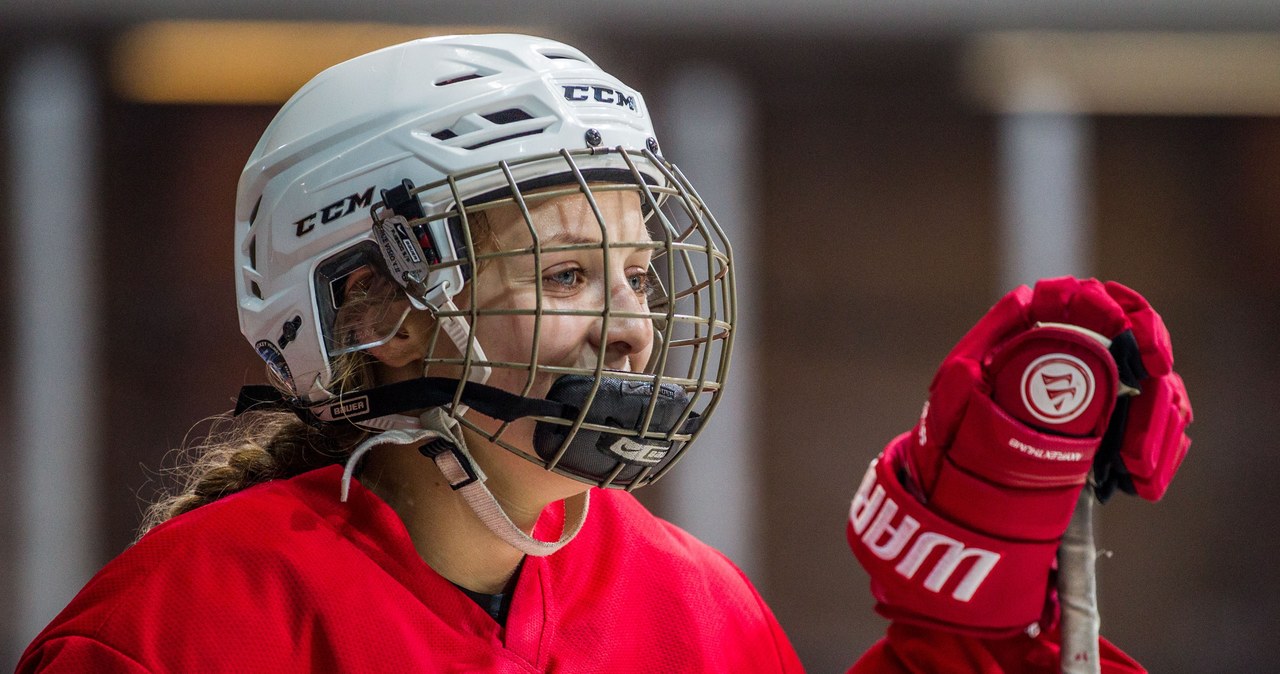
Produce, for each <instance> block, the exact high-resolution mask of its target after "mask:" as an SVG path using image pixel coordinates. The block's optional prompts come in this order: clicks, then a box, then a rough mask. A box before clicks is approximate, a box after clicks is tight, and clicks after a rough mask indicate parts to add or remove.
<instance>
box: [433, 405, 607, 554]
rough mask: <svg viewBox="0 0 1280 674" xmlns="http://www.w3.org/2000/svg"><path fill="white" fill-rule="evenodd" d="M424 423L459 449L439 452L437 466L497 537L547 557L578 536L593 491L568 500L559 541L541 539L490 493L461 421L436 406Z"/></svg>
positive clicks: (522, 550) (519, 547) (585, 518)
mask: <svg viewBox="0 0 1280 674" xmlns="http://www.w3.org/2000/svg"><path fill="white" fill-rule="evenodd" d="M422 423H423V425H424V426H426V427H427V428H430V429H432V431H434V433H435V434H436V435H437V436H438V437H440V438H441V439H442V440H444V441H445V442H449V443H451V444H452V445H453V446H454V447H456V448H457V449H458V451H456V452H453V451H446V452H441V453H440V454H437V455H436V456H435V463H436V466H438V467H439V468H440V472H441V474H443V475H444V477H445V479H446V480H448V481H449V486H450V487H453V489H454V490H455V491H457V492H458V493H459V494H461V495H462V499H463V500H464V501H466V502H467V506H469V507H470V508H471V510H472V512H474V513H475V514H476V517H478V518H480V521H481V522H482V523H484V525H485V528H487V529H488V530H489V531H492V532H493V534H494V535H495V536H497V537H498V538H501V539H502V540H503V542H505V543H506V544H507V545H510V546H511V547H513V548H515V549H517V550H519V551H520V552H523V553H524V554H526V555H532V556H534V557H545V556H547V555H549V554H551V553H553V552H555V551H557V550H559V549H560V548H562V547H564V546H565V545H566V544H568V543H569V541H571V540H573V538H574V536H577V535H578V531H579V530H580V529H582V525H583V523H584V522H586V521H587V511H588V510H589V508H590V505H591V497H590V492H586V491H584V492H582V493H581V494H578V495H575V496H571V497H569V498H567V499H565V502H564V528H563V529H562V530H561V533H560V538H559V539H558V540H555V541H542V540H538V539H536V538H534V537H532V536H530V535H529V534H526V533H525V532H524V531H523V530H521V529H520V527H518V526H516V524H515V522H512V521H511V518H510V517H508V516H507V513H506V511H504V510H503V509H502V506H501V505H500V504H499V503H498V500H497V499H496V498H494V496H493V492H490V491H489V488H488V487H486V486H484V481H485V477H484V474H483V473H481V472H480V469H479V467H477V466H476V462H475V460H474V459H472V458H471V454H470V453H469V452H468V451H467V446H466V443H465V442H463V440H462V434H461V433H457V432H456V431H457V430H458V421H457V420H456V419H454V418H453V417H450V416H448V415H447V414H445V413H444V410H442V409H440V408H435V409H432V410H429V411H428V412H427V413H426V414H423V415H422ZM459 457H461V458H459ZM464 459H465V460H466V462H467V463H468V464H470V466H471V468H472V470H474V471H475V475H476V477H475V478H474V479H473V478H472V476H471V475H470V474H468V472H467V469H466V467H465V466H463V464H462V461H463V460H464Z"/></svg>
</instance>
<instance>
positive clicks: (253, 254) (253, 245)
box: [249, 236, 258, 271]
mask: <svg viewBox="0 0 1280 674" xmlns="http://www.w3.org/2000/svg"><path fill="white" fill-rule="evenodd" d="M249 268H250V269H252V270H254V271H258V237H256V236H255V237H253V238H252V239H249Z"/></svg>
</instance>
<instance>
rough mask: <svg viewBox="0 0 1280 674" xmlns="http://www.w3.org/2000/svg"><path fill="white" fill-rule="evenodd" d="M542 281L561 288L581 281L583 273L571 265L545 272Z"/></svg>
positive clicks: (578, 283)
mask: <svg viewBox="0 0 1280 674" xmlns="http://www.w3.org/2000/svg"><path fill="white" fill-rule="evenodd" d="M543 281H545V282H547V283H551V284H554V285H557V286H561V287H563V288H573V287H576V286H578V285H580V284H581V283H582V281H583V273H582V270H581V269H579V268H577V267H571V268H569V269H562V270H560V271H557V272H552V273H550V274H547V275H546V276H544V277H543Z"/></svg>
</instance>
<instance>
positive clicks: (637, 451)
mask: <svg viewBox="0 0 1280 674" xmlns="http://www.w3.org/2000/svg"><path fill="white" fill-rule="evenodd" d="M599 381H600V385H599V388H598V389H596V391H595V395H592V389H593V388H594V387H595V382H596V379H595V377H591V376H584V375H566V376H564V377H561V378H560V379H558V380H556V382H555V384H553V385H552V386H551V390H550V391H549V392H548V393H547V399H548V400H551V401H555V402H558V403H563V404H565V405H572V406H573V407H575V408H577V409H579V410H581V409H582V408H583V407H586V405H587V404H588V402H589V403H590V408H589V409H588V410H587V414H586V416H585V417H584V418H583V420H582V426H581V427H580V428H578V431H577V433H574V434H573V437H572V439H570V440H569V443H568V445H567V446H566V445H565V439H566V438H567V437H568V436H569V434H570V431H571V430H572V429H573V427H572V426H569V425H565V424H562V423H554V422H550V421H539V422H538V425H537V428H536V429H535V431H534V437H533V440H534V449H535V450H536V451H537V452H538V456H539V457H540V458H542V460H543V461H546V462H547V464H548V466H549V467H553V468H554V469H555V470H556V471H558V472H562V473H565V474H567V475H571V476H574V477H577V478H578V479H582V480H585V481H589V482H594V483H596V484H599V485H601V486H612V487H630V486H633V483H636V482H637V481H638V482H639V484H645V483H648V482H650V481H652V479H653V478H654V477H655V476H656V475H657V474H658V472H659V471H661V470H662V469H663V468H665V467H666V466H667V465H668V464H670V463H671V462H672V461H673V460H675V458H676V457H677V456H679V455H680V450H681V448H682V447H683V446H684V444H685V442H687V441H688V440H689V438H690V437H691V436H692V435H693V434H694V433H695V432H697V430H698V428H699V427H700V426H701V424H702V418H701V417H700V416H699V415H698V414H697V413H695V412H688V413H686V412H685V410H687V409H688V408H689V406H690V403H691V399H690V396H689V394H688V393H686V392H685V391H684V389H683V388H681V387H679V386H676V385H675V384H662V385H660V386H655V385H654V384H653V383H652V382H641V381H631V380H627V379H620V378H617V377H608V376H605V377H601V378H600V380H599ZM651 408H652V416H651V417H649V415H650V409H651ZM646 417H649V424H648V427H647V428H644V420H645V418H646ZM600 427H605V428H611V429H617V432H612V431H609V430H604V429H602V428H600ZM557 457H558V458H557ZM635 486H638V484H637V485H635Z"/></svg>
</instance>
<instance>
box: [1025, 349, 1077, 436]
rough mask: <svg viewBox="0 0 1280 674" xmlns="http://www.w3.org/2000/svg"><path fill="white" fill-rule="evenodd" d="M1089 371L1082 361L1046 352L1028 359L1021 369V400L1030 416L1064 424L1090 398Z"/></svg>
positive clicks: (1066, 355)
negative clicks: (1031, 359)
mask: <svg viewBox="0 0 1280 674" xmlns="http://www.w3.org/2000/svg"><path fill="white" fill-rule="evenodd" d="M1094 388H1095V387H1094V380H1093V372H1092V371H1091V370H1090V369H1089V368H1088V366H1086V365H1085V364H1084V361H1082V360H1080V359H1079V358H1076V357H1075V356H1071V355H1068V354H1065V353H1050V354H1045V355H1043V356H1040V357H1039V358H1037V359H1035V360H1033V361H1031V364H1030V365H1028V366H1027V369H1026V371H1025V372H1023V373H1022V402H1023V404H1025V405H1026V406H1027V411H1028V412H1030V413H1031V416H1033V417H1035V418H1036V419H1039V420H1040V421H1043V422H1044V423H1047V424H1065V423H1067V422H1068V421H1071V420H1072V419H1075V418H1076V417H1078V416H1080V414H1081V413H1083V412H1084V411H1085V410H1086V409H1088V407H1089V403H1090V402H1092V401H1093V393H1094Z"/></svg>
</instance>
